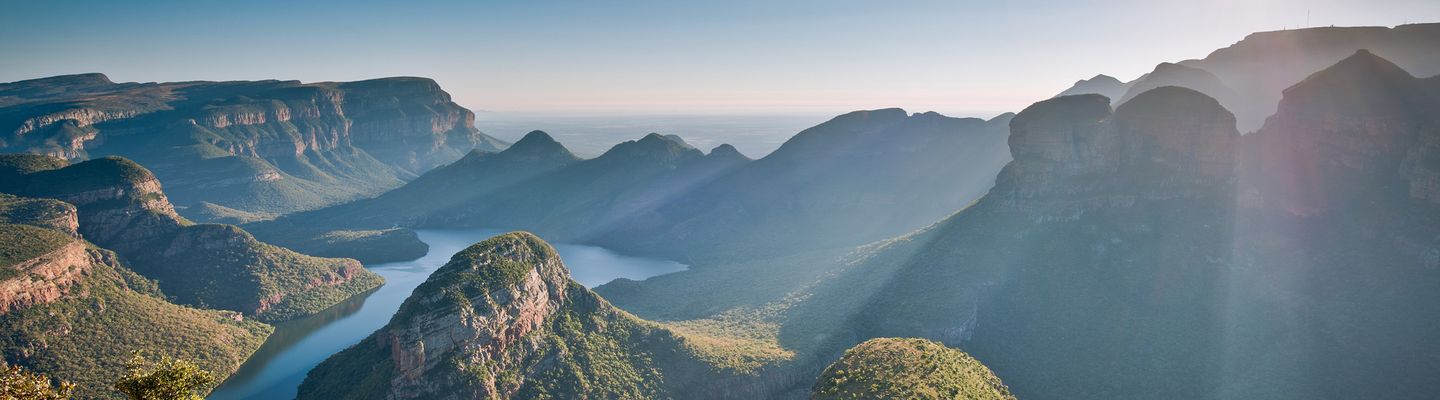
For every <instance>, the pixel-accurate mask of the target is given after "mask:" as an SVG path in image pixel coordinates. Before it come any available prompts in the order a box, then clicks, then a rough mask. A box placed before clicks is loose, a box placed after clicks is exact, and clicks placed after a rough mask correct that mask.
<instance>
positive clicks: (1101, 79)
mask: <svg viewBox="0 0 1440 400" xmlns="http://www.w3.org/2000/svg"><path fill="white" fill-rule="evenodd" d="M1086 81H1088V82H1097V83H1098V82H1105V83H1121V82H1120V80H1119V79H1116V78H1115V77H1113V76H1110V75H1105V74H1096V75H1095V76H1092V77H1090V79H1087V80H1086Z"/></svg>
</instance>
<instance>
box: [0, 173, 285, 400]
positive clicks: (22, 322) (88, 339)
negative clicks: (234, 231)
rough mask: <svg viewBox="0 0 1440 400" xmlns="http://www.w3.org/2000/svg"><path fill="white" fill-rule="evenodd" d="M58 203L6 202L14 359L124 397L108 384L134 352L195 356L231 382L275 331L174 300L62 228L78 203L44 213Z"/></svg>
mask: <svg viewBox="0 0 1440 400" xmlns="http://www.w3.org/2000/svg"><path fill="white" fill-rule="evenodd" d="M54 203H60V202H59V201H56V200H48V199H27V198H19V197H13V196H8V195H6V196H0V220H3V221H4V222H3V223H0V349H3V350H4V351H3V357H4V362H5V363H8V364H12V365H23V366H26V367H27V368H29V369H31V370H35V371H42V372H44V373H46V374H48V375H50V376H53V377H56V378H59V379H64V380H66V381H70V382H74V383H76V384H77V385H78V387H77V393H76V394H77V395H79V396H81V397H84V398H116V397H118V395H119V394H118V393H116V392H112V391H110V390H108V388H109V387H110V384H111V383H112V382H111V380H112V379H113V377H115V376H119V374H121V373H122V372H123V370H124V365H123V361H124V360H125V359H126V357H127V356H128V355H129V354H130V352H131V351H136V350H141V351H145V352H147V353H149V354H159V355H166V356H170V357H183V358H185V359H189V360H195V361H196V362H197V363H199V364H200V365H201V366H202V367H203V368H205V369H207V370H209V371H213V372H214V373H216V374H220V375H221V376H224V375H228V374H229V373H231V372H233V371H235V369H236V368H237V367H239V365H240V363H241V362H242V361H244V360H245V358H247V357H249V356H250V354H251V353H253V352H254V351H255V350H256V349H257V348H259V346H260V343H261V342H263V341H264V340H265V337H266V336H267V335H269V334H270V331H271V328H270V327H269V326H266V325H263V324H260V323H258V322H253V321H245V320H243V319H242V318H240V317H239V315H238V314H237V313H235V312H233V311H202V310H197V309H191V308H186V307H182V306H177V305H174V304H171V303H169V302H168V301H166V299H165V297H164V295H163V294H162V293H161V292H160V290H159V288H158V287H156V285H155V283H154V282H153V281H150V280H147V279H145V278H143V277H141V276H139V275H137V274H135V273H134V272H132V271H131V270H130V269H129V268H127V267H126V266H125V265H124V264H123V263H122V261H121V257H119V256H118V255H117V254H116V253H114V252H111V251H109V250H105V249H102V248H99V247H96V246H94V245H93V244H90V243H88V242H86V241H85V240H84V239H82V238H79V237H77V236H76V235H75V233H74V232H73V231H66V230H64V229H65V228H66V227H67V226H69V225H63V224H62V225H60V226H57V225H56V224H55V221H57V220H70V221H74V220H76V219H77V211H76V208H75V207H36V206H37V205H54ZM60 204H63V203H60ZM37 210H40V211H42V212H36V211H37Z"/></svg>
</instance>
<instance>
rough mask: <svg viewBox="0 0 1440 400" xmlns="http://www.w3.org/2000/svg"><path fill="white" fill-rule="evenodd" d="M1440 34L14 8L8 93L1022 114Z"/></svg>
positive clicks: (515, 12) (1026, 21)
mask: <svg viewBox="0 0 1440 400" xmlns="http://www.w3.org/2000/svg"><path fill="white" fill-rule="evenodd" d="M1415 22H1440V1H1435V0H1367V1H1354V0H1352V1H1336V0H1308V1H1305V0H1271V1H1266V0H1215V1H1206V0H1189V1H1174V0H1150V1H1066V2H1056V1H1030V0H1015V1H1000V0H989V1H941V0H891V1H861V0H815V1H805V0H795V1H775V0H727V1H711V2H692V1H674V0H671V1H649V0H633V1H632V0H609V1H561V0H554V1H545V0H536V1H518V0H517V1H464V2H458V1H457V2H438V1H345V2H339V1H334V2H327V1H244V2H242V1H213V0H189V1H133V2H132V1H70V0H47V1H29V0H25V1H20V0H0V82H9V81H15V80H22V79H30V78H37V77H43V76H52V75H60V74H69V73H82V72H102V73H105V74H107V75H109V76H110V78H111V79H112V80H115V81H126V82H131V81H133V82H152V81H182V80H253V79H296V80H301V81H305V82H313V81H346V80H359V79H368V78H378V77H386V76H423V77H429V78H433V79H435V80H436V81H438V82H439V83H440V85H441V86H442V87H443V88H445V89H446V90H447V91H448V92H450V93H451V94H452V95H453V96H454V98H455V101H456V102H457V103H459V104H461V105H463V106H466V107H469V108H471V109H475V110H486V111H498V112H513V113H540V114H544V113H556V114H727V113H735V114H771V113H776V114H783V113H839V112H844V111H849V110H857V109H874V108H884V107H904V108H906V109H908V110H910V111H927V110H934V111H939V112H942V113H946V114H949V115H957V116H967V115H969V116H986V115H993V114H997V113H1000V112H1004V111H1016V110H1019V109H1021V108H1024V107H1025V106H1026V105H1028V104H1030V103H1031V102H1034V101H1037V100H1040V99H1044V98H1047V97H1049V96H1051V95H1053V94H1054V93H1057V92H1059V91H1061V90H1063V89H1065V88H1066V87H1068V86H1069V85H1070V84H1071V83H1073V82H1074V81H1075V80H1077V79H1082V78H1088V77H1091V76H1094V75H1095V74H1098V73H1104V74H1109V75H1112V76H1115V77H1118V78H1120V79H1122V80H1129V79H1133V78H1135V77H1137V76H1139V75H1140V74H1143V73H1145V72H1147V71H1149V70H1150V69H1152V68H1154V66H1155V64H1158V63H1160V62H1165V61H1179V60H1184V59H1190V58H1201V57H1204V56H1205V55H1206V54H1208V53H1209V52H1211V51H1213V50H1215V49H1217V48H1221V47H1224V46H1227V45H1229V44H1231V43H1234V42H1236V41H1238V40H1240V39H1241V38H1243V37H1244V36H1245V35H1247V34H1249V33H1251V32H1256V31H1270V30H1279V29H1286V28H1298V27H1303V26H1328V25H1338V26H1355V25H1384V26H1393V25H1398V24H1404V23H1415Z"/></svg>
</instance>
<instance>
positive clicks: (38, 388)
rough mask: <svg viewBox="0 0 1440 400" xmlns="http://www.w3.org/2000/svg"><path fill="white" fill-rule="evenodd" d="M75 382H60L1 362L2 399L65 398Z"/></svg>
mask: <svg viewBox="0 0 1440 400" xmlns="http://www.w3.org/2000/svg"><path fill="white" fill-rule="evenodd" d="M74 390H75V384H73V383H69V382H64V381H62V382H59V383H58V384H57V383H56V382H54V381H53V380H51V379H50V377H48V376H45V375H41V374H37V373H34V372H30V371H27V370H25V369H24V368H20V366H18V365H5V363H4V362H0V400H65V399H69V398H70V392H71V391H74Z"/></svg>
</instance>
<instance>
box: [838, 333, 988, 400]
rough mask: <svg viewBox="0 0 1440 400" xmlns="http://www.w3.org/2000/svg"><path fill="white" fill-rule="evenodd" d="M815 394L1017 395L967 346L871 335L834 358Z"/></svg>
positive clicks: (905, 396) (868, 396)
mask: <svg viewBox="0 0 1440 400" xmlns="http://www.w3.org/2000/svg"><path fill="white" fill-rule="evenodd" d="M813 394H814V396H813V398H815V399H937V400H938V399H973V400H982V399H985V400H991V399H993V400H1006V399H1008V400H1014V399H1015V396H1014V395H1011V394H1010V389H1009V388H1007V387H1005V384H1003V383H1001V382H1000V378H997V377H995V374H993V373H991V372H990V369H989V368H986V367H985V365H984V364H981V363H980V361H978V360H976V359H975V358H974V357H970V355H969V354H965V352H963V351H960V350H956V349H951V348H948V347H945V346H944V345H942V344H939V343H935V342H932V341H929V340H924V339H890V338H882V339H870V340H868V341H866V342H865V343H861V344H859V345H857V346H855V347H854V348H851V349H850V350H847V351H846V352H845V355H844V356H842V357H840V360H839V361H836V362H835V363H834V364H831V365H830V367H829V368H826V369H825V372H824V373H823V374H821V375H820V379H819V380H818V381H816V382H815V388H814V389H813Z"/></svg>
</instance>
